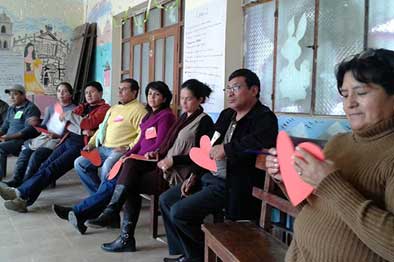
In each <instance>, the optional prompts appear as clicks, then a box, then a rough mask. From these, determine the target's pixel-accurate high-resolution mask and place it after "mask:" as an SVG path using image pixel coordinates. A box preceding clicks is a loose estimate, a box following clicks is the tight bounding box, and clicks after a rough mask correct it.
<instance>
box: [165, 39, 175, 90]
mask: <svg viewBox="0 0 394 262" xmlns="http://www.w3.org/2000/svg"><path fill="white" fill-rule="evenodd" d="M174 44H175V37H174V36H169V37H167V38H166V65H165V82H166V84H167V85H168V86H169V88H170V89H171V90H173V88H174Z"/></svg>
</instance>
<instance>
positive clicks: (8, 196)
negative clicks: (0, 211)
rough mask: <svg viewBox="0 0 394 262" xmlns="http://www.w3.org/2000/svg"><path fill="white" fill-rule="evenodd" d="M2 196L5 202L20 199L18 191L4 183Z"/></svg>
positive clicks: (1, 187) (0, 193)
mask: <svg viewBox="0 0 394 262" xmlns="http://www.w3.org/2000/svg"><path fill="white" fill-rule="evenodd" d="M0 196H1V197H2V198H3V199H4V200H14V199H16V198H17V197H18V194H17V189H16V188H13V187H9V186H7V185H6V184H4V183H1V185H0Z"/></svg>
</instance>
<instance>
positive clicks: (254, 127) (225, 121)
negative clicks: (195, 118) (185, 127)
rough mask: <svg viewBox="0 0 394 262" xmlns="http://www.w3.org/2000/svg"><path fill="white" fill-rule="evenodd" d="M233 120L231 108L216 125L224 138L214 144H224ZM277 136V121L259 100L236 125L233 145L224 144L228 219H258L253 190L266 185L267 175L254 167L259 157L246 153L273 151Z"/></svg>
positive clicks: (256, 203) (216, 128) (256, 201)
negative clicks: (250, 151)
mask: <svg viewBox="0 0 394 262" xmlns="http://www.w3.org/2000/svg"><path fill="white" fill-rule="evenodd" d="M234 117H235V111H234V110H232V109H225V110H223V111H222V112H221V114H220V116H219V118H218V120H217V122H216V124H215V130H216V131H218V132H219V133H220V134H221V136H220V138H219V139H218V141H217V142H216V143H215V144H221V143H223V139H224V136H225V134H226V131H227V129H228V127H229V125H230V123H231V121H232V119H233V118H234ZM277 134H278V119H277V118H276V116H275V114H274V113H273V112H272V111H271V110H270V109H269V108H268V107H266V106H264V105H262V104H261V103H260V102H259V101H258V102H257V103H256V105H255V106H254V107H253V108H252V109H251V110H250V111H249V112H248V113H247V114H246V115H245V116H244V117H243V118H242V119H240V120H239V121H238V122H237V127H236V128H235V130H234V134H233V136H232V138H231V142H230V143H227V144H224V151H225V153H226V157H227V177H226V187H227V195H226V197H227V205H226V217H227V218H229V219H233V220H237V219H256V218H258V216H259V214H260V207H261V206H260V203H261V202H260V201H258V200H257V199H255V198H254V197H253V196H252V189H253V186H259V187H262V186H263V184H264V172H263V171H261V170H259V169H256V168H255V163H256V155H253V154H250V153H245V150H247V149H252V150H260V149H262V148H271V147H273V146H275V144H276V136H277ZM212 135H213V133H212Z"/></svg>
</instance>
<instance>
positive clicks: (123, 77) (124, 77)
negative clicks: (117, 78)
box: [122, 74, 130, 80]
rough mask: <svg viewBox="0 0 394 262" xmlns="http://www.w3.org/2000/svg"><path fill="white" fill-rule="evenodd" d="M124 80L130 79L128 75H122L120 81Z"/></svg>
mask: <svg viewBox="0 0 394 262" xmlns="http://www.w3.org/2000/svg"><path fill="white" fill-rule="evenodd" d="M126 78H130V75H129V74H123V75H122V80H123V79H126Z"/></svg>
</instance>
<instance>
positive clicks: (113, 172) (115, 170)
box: [108, 159, 123, 180]
mask: <svg viewBox="0 0 394 262" xmlns="http://www.w3.org/2000/svg"><path fill="white" fill-rule="evenodd" d="M122 165H123V161H122V159H119V160H118V161H116V163H115V165H113V166H112V168H111V171H109V174H108V180H112V179H114V178H115V177H116V175H117V174H118V173H119V170H120V168H121V167H122Z"/></svg>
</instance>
